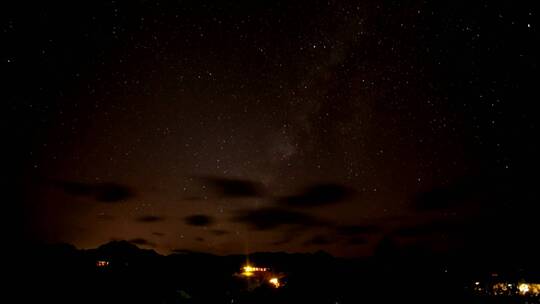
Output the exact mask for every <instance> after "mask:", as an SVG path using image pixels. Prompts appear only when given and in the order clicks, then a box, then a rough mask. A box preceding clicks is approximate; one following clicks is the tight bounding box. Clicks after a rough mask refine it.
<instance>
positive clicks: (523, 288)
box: [518, 283, 529, 295]
mask: <svg viewBox="0 0 540 304" xmlns="http://www.w3.org/2000/svg"><path fill="white" fill-rule="evenodd" d="M518 289H519V293H520V294H522V295H525V294H527V293H528V292H529V284H527V283H521V284H519V286H518Z"/></svg>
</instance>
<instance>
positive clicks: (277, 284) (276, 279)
mask: <svg viewBox="0 0 540 304" xmlns="http://www.w3.org/2000/svg"><path fill="white" fill-rule="evenodd" d="M268 282H269V283H270V284H272V286H274V287H275V288H279V286H281V284H280V283H279V279H278V278H276V277H274V278H271V279H270V280H268Z"/></svg>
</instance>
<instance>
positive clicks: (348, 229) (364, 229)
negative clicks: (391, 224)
mask: <svg viewBox="0 0 540 304" xmlns="http://www.w3.org/2000/svg"><path fill="white" fill-rule="evenodd" d="M336 231H337V233H338V234H340V235H345V236H353V235H358V234H373V233H376V232H379V231H380V228H379V227H377V226H374V225H344V226H337V227H336Z"/></svg>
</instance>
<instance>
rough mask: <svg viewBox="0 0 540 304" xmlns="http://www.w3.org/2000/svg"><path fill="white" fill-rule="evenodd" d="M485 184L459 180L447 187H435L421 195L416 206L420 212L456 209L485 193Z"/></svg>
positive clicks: (416, 201)
mask: <svg viewBox="0 0 540 304" xmlns="http://www.w3.org/2000/svg"><path fill="white" fill-rule="evenodd" d="M483 187H484V185H483V183H481V184H478V183H475V182H474V180H472V179H469V178H467V179H463V180H459V181H457V182H455V183H453V184H450V185H447V186H439V187H435V188H433V189H431V190H429V191H426V192H423V193H420V194H419V195H417V197H416V200H415V206H416V208H417V209H418V210H420V211H430V210H441V209H448V208H451V207H456V206H458V205H461V204H463V203H465V202H466V201H467V200H470V199H472V198H474V197H475V195H477V194H480V193H482V192H483V190H482V188H483Z"/></svg>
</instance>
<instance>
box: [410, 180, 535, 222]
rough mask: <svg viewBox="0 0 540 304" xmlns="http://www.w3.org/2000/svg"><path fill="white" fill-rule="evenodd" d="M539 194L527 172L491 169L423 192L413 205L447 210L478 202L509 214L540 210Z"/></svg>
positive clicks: (478, 204) (422, 208)
mask: <svg viewBox="0 0 540 304" xmlns="http://www.w3.org/2000/svg"><path fill="white" fill-rule="evenodd" d="M539 194H540V191H538V187H537V185H535V184H534V181H533V180H532V179H528V178H525V175H520V174H517V173H514V174H513V175H505V174H502V173H492V174H486V175H479V176H466V177H462V178H460V179H457V180H455V181H453V182H451V183H449V184H447V185H441V186H437V187H434V188H433V189H431V190H429V191H426V192H423V193H420V194H418V195H417V196H416V197H415V201H414V207H415V209H416V210H418V211H441V210H443V211H444V210H449V209H456V208H461V207H466V208H468V209H472V207H474V206H476V207H483V208H484V207H485V208H489V209H486V210H485V211H490V212H499V213H502V215H505V216H506V215H508V212H524V213H530V212H535V211H539V204H538V201H539V199H540V195H539Z"/></svg>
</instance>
